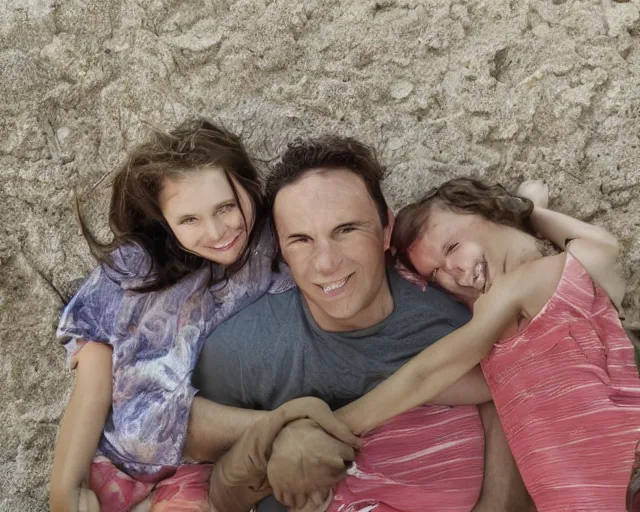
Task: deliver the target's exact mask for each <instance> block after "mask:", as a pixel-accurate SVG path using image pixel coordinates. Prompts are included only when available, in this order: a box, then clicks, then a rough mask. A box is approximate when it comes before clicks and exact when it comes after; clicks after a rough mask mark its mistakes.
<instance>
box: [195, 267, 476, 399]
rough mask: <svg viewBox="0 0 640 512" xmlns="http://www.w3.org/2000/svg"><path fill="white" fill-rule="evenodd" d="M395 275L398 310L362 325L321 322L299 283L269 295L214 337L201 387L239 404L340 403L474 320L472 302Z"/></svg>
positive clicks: (201, 364)
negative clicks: (309, 399)
mask: <svg viewBox="0 0 640 512" xmlns="http://www.w3.org/2000/svg"><path fill="white" fill-rule="evenodd" d="M388 276H389V286H390V289H391V294H392V296H393V302H394V308H393V311H392V313H391V314H390V315H389V316H388V317H387V318H386V319H384V320H383V321H382V322H380V323H378V324H377V325H374V326H372V327H369V328H367V329H362V330H359V331H351V332H327V331H323V330H322V329H320V327H318V325H317V324H316V322H315V321H314V319H313V318H312V317H311V314H310V313H309V310H308V307H307V305H306V302H305V301H304V299H303V297H302V295H301V294H300V292H299V290H297V289H293V290H290V291H288V292H285V293H281V294H278V295H269V294H268V295H265V296H263V297H262V298H260V299H259V300H257V301H256V302H254V303H253V304H252V305H250V306H249V307H247V308H245V309H243V310H242V311H240V312H239V313H237V314H236V315H234V316H233V317H231V318H230V319H228V320H227V321H226V322H224V323H223V324H221V325H220V326H219V327H218V328H217V329H216V330H215V331H213V333H212V334H211V335H210V336H209V337H208V338H207V340H206V341H205V344H204V348H203V349H202V353H201V354H200V359H199V361H198V365H197V367H196V369H195V372H194V378H193V381H194V385H195V387H196V388H198V389H200V394H201V396H203V397H204V398H208V399H210V400H213V401H215V402H218V403H221V404H225V405H231V406H235V407H244V408H250V409H266V410H270V409H274V408H276V407H278V406H279V405H281V404H282V403H284V402H286V401H288V400H292V399H293V398H297V397H301V396H315V397H318V398H321V399H322V400H325V401H326V402H327V403H328V404H329V405H330V406H331V407H332V408H334V409H335V408H338V407H341V406H342V405H345V404H347V403H349V402H351V401H353V400H355V399H357V398H359V397H360V396H362V395H363V394H365V393H366V392H368V391H370V390H371V389H373V388H374V387H375V386H376V385H377V384H379V383H380V382H381V381H382V380H384V379H385V378H386V377H388V376H389V375H391V374H392V373H393V372H394V371H395V370H397V369H398V368H399V367H400V366H402V364H404V363H405V362H406V361H407V360H409V359H411V358H412V357H413V356H415V355H416V354H417V353H418V352H420V351H421V350H422V349H424V348H426V347H428V346H429V345H431V344H432V343H434V342H436V341H437V340H439V339H440V338H442V337H443V336H446V335H447V334H449V333H450V332H451V331H453V330H454V329H457V328H458V327H460V326H461V325H463V324H464V323H466V322H467V321H468V320H469V318H470V313H469V311H468V310H467V308H466V307H465V306H463V305H462V304H460V303H458V302H456V301H455V300H454V299H453V298H452V297H450V296H449V295H446V294H445V293H443V292H442V291H440V290H438V289H436V288H434V287H429V288H427V290H426V291H424V292H423V291H421V290H420V289H419V288H417V287H416V286H414V285H412V284H410V283H408V282H407V281H405V280H404V279H403V278H402V277H400V276H399V275H398V274H397V273H396V272H395V271H389V272H388Z"/></svg>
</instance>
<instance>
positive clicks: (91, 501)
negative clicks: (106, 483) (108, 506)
mask: <svg viewBox="0 0 640 512" xmlns="http://www.w3.org/2000/svg"><path fill="white" fill-rule="evenodd" d="M79 496H80V497H79V500H78V512H100V502H99V501H98V497H97V496H96V493H94V492H93V491H92V490H91V489H87V488H85V487H81V488H80V493H79Z"/></svg>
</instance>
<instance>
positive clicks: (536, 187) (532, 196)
mask: <svg viewBox="0 0 640 512" xmlns="http://www.w3.org/2000/svg"><path fill="white" fill-rule="evenodd" d="M516 195H517V196H520V197H524V198H525V199H529V200H531V202H533V205H534V206H537V207H538V208H546V207H547V206H549V186H548V185H547V184H546V183H545V182H544V181H542V180H527V181H523V182H522V183H521V184H520V186H519V187H518V190H517V191H516Z"/></svg>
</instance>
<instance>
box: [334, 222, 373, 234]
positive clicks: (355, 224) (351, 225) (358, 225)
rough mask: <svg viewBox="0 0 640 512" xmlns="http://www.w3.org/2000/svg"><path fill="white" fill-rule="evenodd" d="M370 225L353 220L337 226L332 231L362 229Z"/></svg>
mask: <svg viewBox="0 0 640 512" xmlns="http://www.w3.org/2000/svg"><path fill="white" fill-rule="evenodd" d="M369 224H370V223H369V222H366V221H363V220H354V221H352V222H343V223H342V224H338V225H337V226H336V227H335V228H333V230H332V231H334V232H335V231H339V230H340V229H344V228H362V227H365V226H368V225H369Z"/></svg>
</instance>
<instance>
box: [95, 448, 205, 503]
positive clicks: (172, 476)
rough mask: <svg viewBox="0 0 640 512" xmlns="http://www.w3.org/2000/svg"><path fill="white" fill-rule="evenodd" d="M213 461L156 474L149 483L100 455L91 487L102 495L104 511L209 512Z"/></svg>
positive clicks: (96, 460) (96, 461)
mask: <svg viewBox="0 0 640 512" xmlns="http://www.w3.org/2000/svg"><path fill="white" fill-rule="evenodd" d="M211 468H212V465H211V464H198V465H184V466H179V467H177V468H168V469H167V474H166V476H164V475H163V476H161V477H160V478H161V479H160V480H158V476H156V475H154V476H153V477H152V478H151V479H150V480H149V481H148V482H145V481H144V479H135V478H132V477H131V476H129V475H127V474H126V473H125V472H123V471H121V470H119V469H118V468H117V467H116V466H114V465H113V463H112V462H111V461H110V460H109V459H107V458H106V457H101V456H98V457H96V458H95V459H94V460H93V463H92V464H91V482H90V485H89V487H90V488H91V490H92V491H93V492H94V493H96V495H97V496H98V501H100V509H101V510H102V512H125V511H128V510H132V509H133V508H134V507H135V506H136V505H139V504H142V502H145V501H147V503H146V504H145V505H148V506H145V505H140V508H139V509H138V510H145V511H146V510H149V511H151V512H167V511H172V512H186V511H190V512H208V511H209V500H208V492H209V477H210V476H211Z"/></svg>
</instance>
